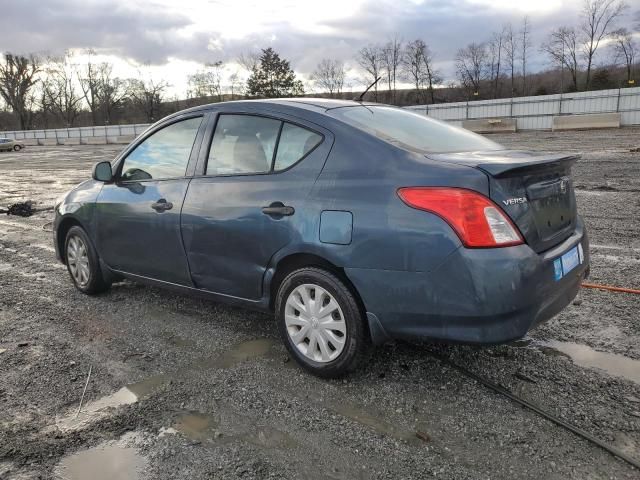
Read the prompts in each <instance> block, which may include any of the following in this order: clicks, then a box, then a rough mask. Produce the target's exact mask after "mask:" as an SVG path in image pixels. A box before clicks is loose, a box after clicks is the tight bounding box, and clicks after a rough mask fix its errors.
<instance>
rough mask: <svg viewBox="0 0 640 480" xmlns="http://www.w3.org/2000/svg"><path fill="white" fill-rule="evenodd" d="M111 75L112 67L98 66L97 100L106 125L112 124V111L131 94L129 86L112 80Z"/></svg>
mask: <svg viewBox="0 0 640 480" xmlns="http://www.w3.org/2000/svg"><path fill="white" fill-rule="evenodd" d="M112 73H113V67H112V65H111V64H109V63H101V64H100V68H99V69H98V87H99V88H98V92H99V96H98V99H99V103H100V108H101V110H102V113H103V115H104V121H105V123H106V124H109V123H112V118H113V112H114V110H115V109H116V108H117V107H118V106H120V105H121V104H122V103H123V101H124V100H125V98H127V97H128V96H129V95H130V94H131V92H130V91H129V84H128V83H127V82H126V81H125V80H122V79H121V78H117V77H116V78H113V77H112Z"/></svg>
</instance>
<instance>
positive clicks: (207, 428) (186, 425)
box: [165, 413, 218, 440]
mask: <svg viewBox="0 0 640 480" xmlns="http://www.w3.org/2000/svg"><path fill="white" fill-rule="evenodd" d="M217 425H218V422H217V420H215V419H214V418H213V417H211V416H210V415H206V414H204V413H189V414H186V415H182V416H180V417H179V418H178V420H177V421H176V423H175V424H174V425H173V427H169V429H165V432H166V433H171V430H173V431H174V432H180V433H182V434H183V435H184V436H185V437H187V438H190V439H192V440H203V439H205V438H214V436H215V432H214V431H213V429H214V428H215V427H216V426H217Z"/></svg>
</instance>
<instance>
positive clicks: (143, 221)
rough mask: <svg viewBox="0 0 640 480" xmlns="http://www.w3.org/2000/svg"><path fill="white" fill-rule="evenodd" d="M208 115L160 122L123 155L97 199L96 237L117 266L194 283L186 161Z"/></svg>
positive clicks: (105, 258) (100, 248)
mask: <svg viewBox="0 0 640 480" xmlns="http://www.w3.org/2000/svg"><path fill="white" fill-rule="evenodd" d="M202 123H203V117H202V116H201V115H199V116H191V117H188V118H182V119H179V120H178V121H174V122H172V123H170V124H168V125H166V126H161V127H160V128H158V129H156V130H155V131H153V132H151V133H150V134H149V135H147V136H146V137H145V138H144V139H143V140H142V141H141V142H140V143H139V144H138V145H137V146H135V147H134V148H133V149H132V150H131V151H130V152H128V153H127V154H126V156H125V157H124V159H122V160H120V162H119V163H118V165H117V167H116V172H115V174H116V177H115V178H116V180H115V181H114V182H113V183H110V184H106V185H104V187H103V189H102V191H101V193H100V195H99V196H98V199H97V202H96V209H97V212H96V218H97V225H96V230H97V243H98V251H99V252H100V255H101V257H102V259H103V261H104V262H105V263H106V264H107V265H108V266H109V267H111V268H112V269H114V270H118V271H123V272H127V273H133V274H136V275H141V276H144V277H149V278H153V279H157V280H163V281H166V282H171V283H176V284H180V285H191V279H190V275H189V268H188V265H187V259H186V255H185V252H184V247H183V244H182V236H181V233H180V210H181V208H182V203H183V201H184V196H185V193H186V191H187V187H188V186H189V178H188V177H187V176H186V171H187V165H188V163H189V160H190V158H192V156H194V155H197V153H196V152H194V150H197V149H194V148H193V147H194V145H197V144H198V143H197V141H196V138H200V137H198V131H199V129H200V128H201V124H202Z"/></svg>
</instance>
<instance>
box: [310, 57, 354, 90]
mask: <svg viewBox="0 0 640 480" xmlns="http://www.w3.org/2000/svg"><path fill="white" fill-rule="evenodd" d="M345 75H346V72H345V68H344V63H342V62H341V61H339V60H331V59H330V58H323V59H322V60H321V61H320V63H319V64H318V66H317V67H316V69H315V70H314V71H313V73H312V74H311V81H312V82H313V84H314V85H315V87H316V88H320V89H322V90H326V91H328V92H329V94H330V95H333V94H334V93H341V92H342V87H343V86H344V77H345Z"/></svg>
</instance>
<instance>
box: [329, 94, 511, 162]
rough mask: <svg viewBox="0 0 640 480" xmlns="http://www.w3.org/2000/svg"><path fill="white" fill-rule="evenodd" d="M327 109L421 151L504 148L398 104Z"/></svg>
mask: <svg viewBox="0 0 640 480" xmlns="http://www.w3.org/2000/svg"><path fill="white" fill-rule="evenodd" d="M328 113H329V114H330V115H332V116H334V117H336V118H338V119H340V120H342V121H343V122H345V123H348V124H350V125H352V126H354V127H356V128H358V129H360V130H364V131H365V132H368V133H370V134H372V135H375V136H376V137H378V138H380V139H382V140H385V141H387V142H389V143H392V144H394V145H397V146H399V147H402V148H406V149H407V150H413V151H416V152H420V153H427V152H428V153H445V152H473V151H482V150H503V149H504V147H502V146H501V145H499V144H497V143H495V142H492V141H491V140H489V139H487V138H485V137H482V136H480V135H478V134H476V133H473V132H470V131H469V130H465V129H463V128H458V127H454V126H453V125H449V124H447V123H445V122H441V121H439V120H434V119H433V118H429V117H426V116H424V115H419V114H417V113H413V112H409V111H407V110H404V109H401V108H395V107H382V106H373V105H366V106H364V105H361V106H353V107H340V108H334V109H332V110H329V112H328Z"/></svg>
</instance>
